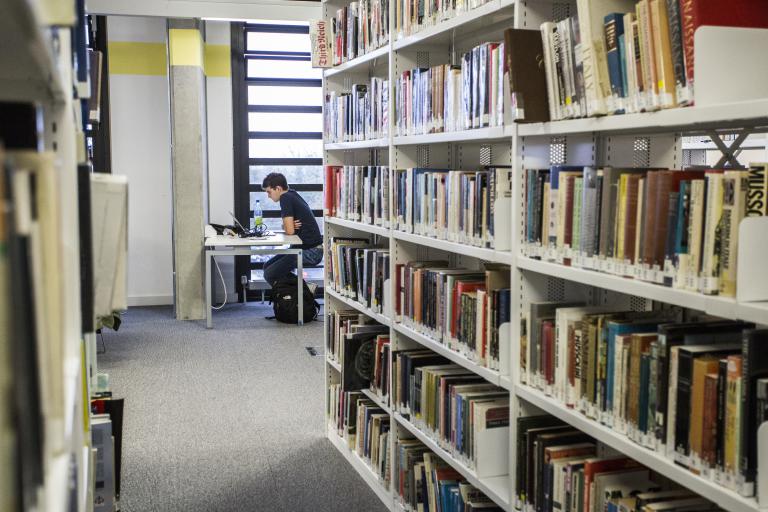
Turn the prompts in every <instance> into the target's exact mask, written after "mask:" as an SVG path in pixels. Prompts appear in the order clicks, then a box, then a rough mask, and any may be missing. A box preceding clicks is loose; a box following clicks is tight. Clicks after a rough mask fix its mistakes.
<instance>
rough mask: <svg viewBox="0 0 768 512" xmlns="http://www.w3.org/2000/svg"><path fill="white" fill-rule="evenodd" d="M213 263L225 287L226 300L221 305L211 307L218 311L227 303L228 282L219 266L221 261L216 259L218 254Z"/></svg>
mask: <svg viewBox="0 0 768 512" xmlns="http://www.w3.org/2000/svg"><path fill="white" fill-rule="evenodd" d="M213 263H214V265H216V270H218V272H219V277H220V278H221V286H223V287H224V302H222V303H221V306H219V307H216V306H211V309H215V310H216V311H218V310H220V309H221V308H223V307H224V306H226V305H227V283H225V282H224V275H223V274H222V273H221V268H219V262H218V261H216V256H214V257H213Z"/></svg>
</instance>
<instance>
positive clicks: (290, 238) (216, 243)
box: [205, 233, 304, 329]
mask: <svg viewBox="0 0 768 512" xmlns="http://www.w3.org/2000/svg"><path fill="white" fill-rule="evenodd" d="M287 244H296V245H299V244H301V239H300V238H299V237H298V236H296V235H285V234H282V233H277V234H274V235H271V236H266V237H262V238H234V237H231V236H224V235H217V236H209V237H206V239H205V319H206V323H205V325H206V327H208V328H209V329H210V328H211V327H213V319H212V318H211V301H212V299H211V259H212V258H213V257H214V256H252V255H254V254H295V255H296V275H297V276H298V279H297V281H298V286H297V292H298V294H299V325H303V324H304V290H303V289H302V288H303V287H302V285H303V283H304V280H303V279H302V274H303V273H304V269H303V266H302V250H301V248H299V247H280V246H283V245H287Z"/></svg>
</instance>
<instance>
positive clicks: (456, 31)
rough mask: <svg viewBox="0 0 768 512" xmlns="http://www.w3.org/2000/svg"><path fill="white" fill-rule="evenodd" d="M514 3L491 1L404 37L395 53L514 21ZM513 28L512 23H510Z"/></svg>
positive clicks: (446, 40)
mask: <svg viewBox="0 0 768 512" xmlns="http://www.w3.org/2000/svg"><path fill="white" fill-rule="evenodd" d="M513 15H514V2H512V1H509V0H491V1H490V2H488V3H486V4H485V5H481V6H480V7H477V8H476V9H472V10H471V11H467V12H462V13H460V14H459V15H457V16H454V17H453V18H450V19H447V20H445V21H441V22H439V23H437V24H435V25H432V26H431V27H425V28H423V29H421V30H419V31H418V32H416V33H414V34H411V35H408V36H405V37H402V38H400V39H398V40H397V41H395V42H394V43H393V45H392V47H393V49H394V50H395V51H399V50H404V49H407V48H409V47H412V46H414V45H420V44H440V43H446V42H448V41H450V39H451V38H455V39H461V38H462V37H463V36H464V35H467V34H472V33H475V32H478V31H480V30H482V29H483V27H487V26H489V25H491V24H494V23H498V22H501V21H504V20H510V22H511V20H512V17H513ZM510 26H512V23H510Z"/></svg>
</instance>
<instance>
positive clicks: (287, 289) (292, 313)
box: [272, 274, 320, 324]
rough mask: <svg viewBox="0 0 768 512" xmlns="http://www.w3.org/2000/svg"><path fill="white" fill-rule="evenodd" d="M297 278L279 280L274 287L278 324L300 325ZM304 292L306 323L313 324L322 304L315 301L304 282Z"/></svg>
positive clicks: (274, 308) (273, 293) (273, 305)
mask: <svg viewBox="0 0 768 512" xmlns="http://www.w3.org/2000/svg"><path fill="white" fill-rule="evenodd" d="M296 279H297V278H296V276H295V275H293V274H290V276H286V277H283V278H280V279H278V280H277V281H276V282H275V284H274V285H273V286H272V309H273V310H274V312H275V319H276V320H277V321H278V322H283V323H286V324H297V323H299V300H298V297H297V296H296V295H297V294H296ZM302 284H303V290H304V323H307V322H311V321H312V320H315V319H316V318H317V314H318V313H319V312H320V304H318V303H317V301H316V300H315V296H314V294H313V293H312V291H311V290H310V289H309V286H307V283H306V282H305V281H304V280H302Z"/></svg>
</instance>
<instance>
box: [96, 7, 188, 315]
mask: <svg viewBox="0 0 768 512" xmlns="http://www.w3.org/2000/svg"><path fill="white" fill-rule="evenodd" d="M107 23H108V27H107V32H108V36H109V41H110V43H111V42H114V41H116V42H139V43H163V44H164V43H165V40H166V28H165V20H164V19H163V18H141V17H121V16H110V17H109V18H108V21H107ZM115 57H117V54H115ZM110 59H111V55H110ZM115 64H117V62H115ZM110 68H111V69H114V67H113V66H112V65H110ZM109 99H110V120H111V132H112V172H113V173H114V174H124V175H125V176H127V177H128V182H129V196H128V197H129V200H128V208H129V213H128V305H129V306H138V305H157V304H173V252H172V250H171V248H172V231H171V230H172V220H171V219H172V217H171V212H172V202H171V152H170V140H171V138H170V119H169V99H168V77H167V75H144V74H132V73H127V72H125V71H124V70H123V72H121V73H119V74H113V73H110V76H109Z"/></svg>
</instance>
